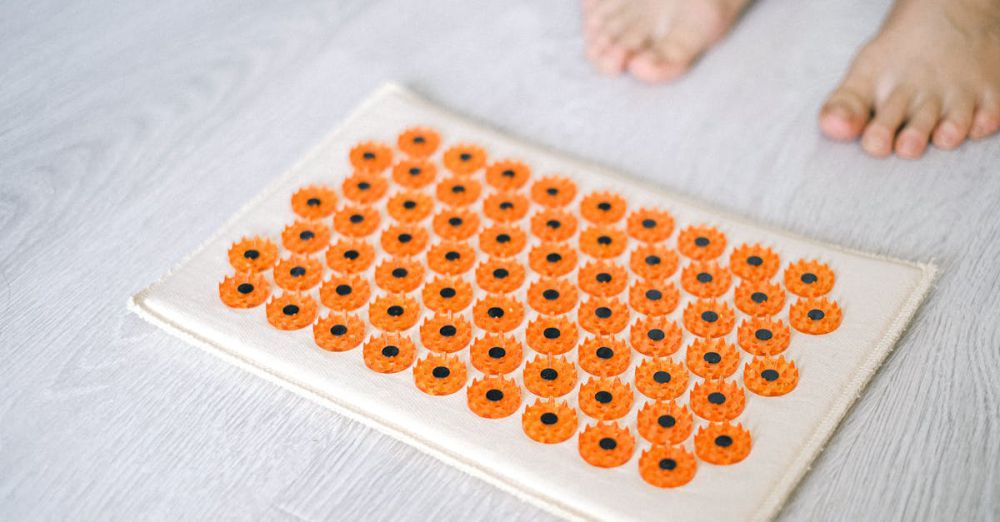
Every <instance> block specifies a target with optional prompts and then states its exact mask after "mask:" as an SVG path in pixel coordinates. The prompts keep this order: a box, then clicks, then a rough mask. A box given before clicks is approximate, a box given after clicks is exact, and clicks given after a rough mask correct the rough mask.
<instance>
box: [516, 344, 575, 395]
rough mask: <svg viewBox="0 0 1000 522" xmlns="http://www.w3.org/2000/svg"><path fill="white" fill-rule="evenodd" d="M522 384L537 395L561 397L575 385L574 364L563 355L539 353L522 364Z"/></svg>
mask: <svg viewBox="0 0 1000 522" xmlns="http://www.w3.org/2000/svg"><path fill="white" fill-rule="evenodd" d="M523 376H524V386H525V388H528V391H530V392H531V393H534V394H535V395H537V396H539V397H549V398H555V397H562V396H563V395H566V394H567V393H569V392H571V391H573V388H575V387H576V365H574V364H573V363H571V362H569V361H568V360H567V359H566V358H565V357H553V356H551V355H539V356H537V357H535V358H534V359H532V360H530V361H528V362H527V364H525V365H524V372H523Z"/></svg>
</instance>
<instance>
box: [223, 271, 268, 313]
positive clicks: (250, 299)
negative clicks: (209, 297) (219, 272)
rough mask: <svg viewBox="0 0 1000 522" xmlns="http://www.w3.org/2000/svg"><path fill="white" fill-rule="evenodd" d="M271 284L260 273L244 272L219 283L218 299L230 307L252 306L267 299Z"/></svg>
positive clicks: (258, 304) (260, 303)
mask: <svg viewBox="0 0 1000 522" xmlns="http://www.w3.org/2000/svg"><path fill="white" fill-rule="evenodd" d="M270 295H271V285H269V284H268V282H267V279H265V278H264V276H262V275H260V274H256V273H253V272H244V273H241V274H236V275H234V276H227V277H226V278H225V279H223V280H222V282H221V283H219V299H222V302H223V303H224V304H225V305H226V306H228V307H230V308H253V307H255V306H260V305H262V304H264V301H267V298H268V297H269V296H270Z"/></svg>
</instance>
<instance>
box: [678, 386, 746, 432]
mask: <svg viewBox="0 0 1000 522" xmlns="http://www.w3.org/2000/svg"><path fill="white" fill-rule="evenodd" d="M745 406H746V392H744V391H743V388H740V386H739V385H738V384H736V383H735V382H732V381H724V380H721V379H714V380H708V381H704V382H698V383H695V385H694V388H692V389H691V411H693V412H694V414H695V415H697V416H699V417H701V418H703V419H705V420H707V421H712V422H721V421H727V420H733V419H735V418H736V417H739V415H740V414H741V413H743V408H744V407H745Z"/></svg>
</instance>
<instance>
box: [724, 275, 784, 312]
mask: <svg viewBox="0 0 1000 522" xmlns="http://www.w3.org/2000/svg"><path fill="white" fill-rule="evenodd" d="M733 301H735V302H736V308H739V309H740V311H741V312H743V313H745V314H747V315H750V316H753V317H768V316H772V315H775V314H777V313H778V312H781V309H782V308H784V307H785V289H784V288H782V287H781V285H779V284H776V283H769V282H767V281H760V282H753V281H749V280H748V281H743V282H742V283H740V284H738V285H736V291H735V292H734V298H733Z"/></svg>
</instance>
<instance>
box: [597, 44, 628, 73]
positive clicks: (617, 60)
mask: <svg viewBox="0 0 1000 522" xmlns="http://www.w3.org/2000/svg"><path fill="white" fill-rule="evenodd" d="M628 58H629V52H628V50H627V49H625V48H623V47H619V46H609V47H607V48H605V49H604V50H602V51H600V52H598V53H597V54H596V57H595V59H594V64H595V65H596V66H597V70H598V71H600V72H601V73H602V74H607V75H617V74H621V73H622V72H624V71H625V63H626V62H627V61H628Z"/></svg>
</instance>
